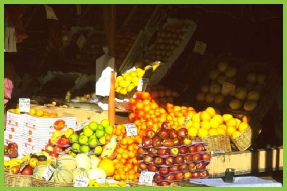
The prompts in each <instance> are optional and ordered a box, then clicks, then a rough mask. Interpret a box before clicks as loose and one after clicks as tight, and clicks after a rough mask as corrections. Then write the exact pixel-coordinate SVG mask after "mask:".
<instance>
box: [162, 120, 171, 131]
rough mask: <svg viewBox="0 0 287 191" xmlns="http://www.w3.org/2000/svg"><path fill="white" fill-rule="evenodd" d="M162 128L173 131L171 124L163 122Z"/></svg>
mask: <svg viewBox="0 0 287 191" xmlns="http://www.w3.org/2000/svg"><path fill="white" fill-rule="evenodd" d="M161 128H163V129H166V130H168V129H171V128H172V127H171V125H170V123H169V122H163V123H162V124H161Z"/></svg>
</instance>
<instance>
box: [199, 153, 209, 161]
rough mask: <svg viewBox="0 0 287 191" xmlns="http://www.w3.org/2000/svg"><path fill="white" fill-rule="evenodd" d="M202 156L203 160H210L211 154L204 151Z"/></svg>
mask: <svg viewBox="0 0 287 191" xmlns="http://www.w3.org/2000/svg"><path fill="white" fill-rule="evenodd" d="M201 158H202V160H210V154H208V153H203V154H202V155H201Z"/></svg>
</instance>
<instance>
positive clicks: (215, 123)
mask: <svg viewBox="0 0 287 191" xmlns="http://www.w3.org/2000/svg"><path fill="white" fill-rule="evenodd" d="M219 125H220V123H219V122H218V120H217V119H214V118H212V119H211V120H210V127H211V128H217V127H218V126H219Z"/></svg>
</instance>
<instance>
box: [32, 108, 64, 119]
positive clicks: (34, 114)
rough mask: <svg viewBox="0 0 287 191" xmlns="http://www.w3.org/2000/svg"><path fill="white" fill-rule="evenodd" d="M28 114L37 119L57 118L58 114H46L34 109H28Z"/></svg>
mask: <svg viewBox="0 0 287 191" xmlns="http://www.w3.org/2000/svg"><path fill="white" fill-rule="evenodd" d="M29 114H30V115H33V116H37V117H58V113H56V112H47V111H44V110H42V109H35V108H30V111H29Z"/></svg>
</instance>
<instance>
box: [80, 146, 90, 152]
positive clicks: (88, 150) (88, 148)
mask: <svg viewBox="0 0 287 191" xmlns="http://www.w3.org/2000/svg"><path fill="white" fill-rule="evenodd" d="M90 150H91V148H90V147H89V146H88V145H81V146H80V152H81V153H88V152H90Z"/></svg>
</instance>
